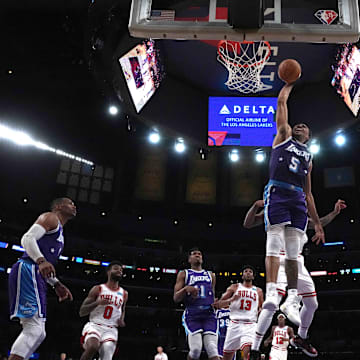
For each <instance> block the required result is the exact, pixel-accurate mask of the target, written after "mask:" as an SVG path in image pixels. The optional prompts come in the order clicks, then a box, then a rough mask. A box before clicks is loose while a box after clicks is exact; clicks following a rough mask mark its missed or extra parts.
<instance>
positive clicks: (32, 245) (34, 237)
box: [21, 224, 46, 262]
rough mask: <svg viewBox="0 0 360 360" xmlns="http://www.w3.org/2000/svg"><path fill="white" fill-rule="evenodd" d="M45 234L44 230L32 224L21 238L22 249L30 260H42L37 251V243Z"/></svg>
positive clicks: (39, 252)
mask: <svg viewBox="0 0 360 360" xmlns="http://www.w3.org/2000/svg"><path fill="white" fill-rule="evenodd" d="M45 233H46V229H45V228H44V227H43V226H41V225H39V224H33V225H32V226H31V228H30V229H29V230H28V231H27V232H26V233H25V234H24V235H23V237H22V238H21V245H22V247H23V248H24V249H25V251H26V253H27V254H28V255H29V256H30V258H31V259H32V260H34V261H35V262H36V261H37V260H38V259H40V258H44V255H43V254H42V252H41V251H40V249H39V246H38V244H37V241H38V240H39V239H40V238H42V237H43V236H44V235H45Z"/></svg>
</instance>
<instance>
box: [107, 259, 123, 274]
mask: <svg viewBox="0 0 360 360" xmlns="http://www.w3.org/2000/svg"><path fill="white" fill-rule="evenodd" d="M114 265H119V266H121V267H123V264H122V262H121V261H119V260H113V261H112V262H111V263H110V264H109V265H108V266H107V268H106V272H109V271H110V270H111V268H112V267H113V266H114Z"/></svg>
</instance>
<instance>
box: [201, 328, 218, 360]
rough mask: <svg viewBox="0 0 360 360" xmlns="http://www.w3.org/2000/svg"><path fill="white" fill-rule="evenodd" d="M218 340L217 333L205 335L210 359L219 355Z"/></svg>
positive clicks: (206, 349) (205, 344) (205, 346)
mask: <svg viewBox="0 0 360 360" xmlns="http://www.w3.org/2000/svg"><path fill="white" fill-rule="evenodd" d="M217 342H218V337H217V335H215V334H205V335H204V348H205V351H206V353H207V356H208V358H209V359H210V358H213V357H216V356H219V354H218V346H217Z"/></svg>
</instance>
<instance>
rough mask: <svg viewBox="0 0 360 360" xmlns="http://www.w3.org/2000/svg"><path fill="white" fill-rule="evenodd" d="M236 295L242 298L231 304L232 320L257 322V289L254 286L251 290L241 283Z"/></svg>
mask: <svg viewBox="0 0 360 360" xmlns="http://www.w3.org/2000/svg"><path fill="white" fill-rule="evenodd" d="M235 294H238V295H239V296H240V297H239V299H237V300H235V301H233V302H232V303H231V304H230V319H231V320H234V321H236V320H241V321H248V322H256V321H257V317H258V306H259V296H258V292H257V287H256V286H252V287H250V288H249V287H246V286H244V285H243V284H241V283H239V284H238V288H237V290H236V292H235ZM235 294H234V295H235Z"/></svg>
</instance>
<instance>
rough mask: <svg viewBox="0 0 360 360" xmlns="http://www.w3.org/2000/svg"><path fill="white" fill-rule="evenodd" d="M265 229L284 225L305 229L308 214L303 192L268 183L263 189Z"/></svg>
mask: <svg viewBox="0 0 360 360" xmlns="http://www.w3.org/2000/svg"><path fill="white" fill-rule="evenodd" d="M264 201H265V208H264V216H265V230H266V231H267V230H268V229H269V227H270V226H273V225H284V226H289V227H292V228H295V229H298V230H300V231H303V232H304V231H306V227H307V223H308V216H307V207H306V200H305V193H304V192H303V191H300V190H291V189H288V188H285V187H280V186H278V185H274V184H271V182H269V184H268V185H267V186H266V187H265V191H264Z"/></svg>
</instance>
